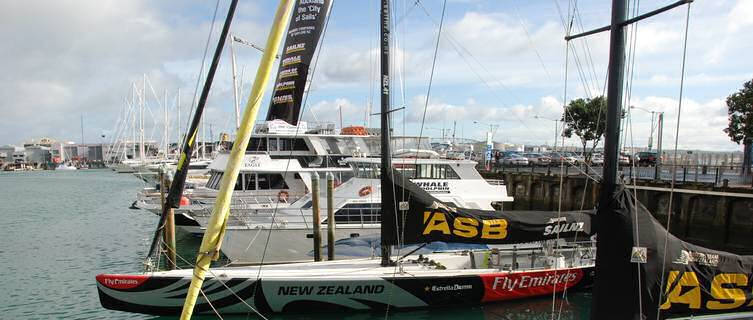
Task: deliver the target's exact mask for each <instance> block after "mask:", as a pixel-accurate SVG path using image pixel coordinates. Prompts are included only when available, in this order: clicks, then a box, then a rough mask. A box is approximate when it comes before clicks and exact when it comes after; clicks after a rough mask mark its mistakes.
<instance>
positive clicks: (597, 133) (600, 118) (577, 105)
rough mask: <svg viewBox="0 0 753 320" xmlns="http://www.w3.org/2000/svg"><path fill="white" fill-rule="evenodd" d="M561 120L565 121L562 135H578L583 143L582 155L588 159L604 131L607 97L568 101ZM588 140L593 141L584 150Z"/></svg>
mask: <svg viewBox="0 0 753 320" xmlns="http://www.w3.org/2000/svg"><path fill="white" fill-rule="evenodd" d="M562 121H563V122H564V123H565V130H564V131H563V132H562V135H564V136H565V137H568V138H570V137H572V136H573V134H575V135H576V136H578V137H579V138H580V142H581V144H583V155H584V156H585V157H586V160H588V159H589V158H590V157H591V154H592V153H593V151H594V149H596V145H597V144H599V141H601V137H603V136H604V131H606V127H607V99H606V98H604V96H598V97H595V98H593V99H582V98H579V99H575V100H573V101H570V104H568V105H567V107H566V108H565V114H564V115H563V116H562ZM590 141H593V144H592V145H591V150H589V151H588V152H586V148H587V147H588V143H589V142H590Z"/></svg>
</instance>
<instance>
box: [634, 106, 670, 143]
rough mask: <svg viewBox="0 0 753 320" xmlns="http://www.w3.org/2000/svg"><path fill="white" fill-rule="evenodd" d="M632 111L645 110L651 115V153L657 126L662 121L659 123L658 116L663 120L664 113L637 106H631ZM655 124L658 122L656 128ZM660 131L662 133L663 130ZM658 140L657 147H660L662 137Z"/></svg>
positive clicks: (649, 138) (649, 139)
mask: <svg viewBox="0 0 753 320" xmlns="http://www.w3.org/2000/svg"><path fill="white" fill-rule="evenodd" d="M630 109H638V110H643V111H645V112H649V113H651V135H649V136H648V151H651V149H652V148H653V142H654V128H656V127H657V126H659V125H660V124H661V122H660V121H657V117H656V116H657V115H658V116H659V118H660V119H663V118H664V116H663V115H664V112H659V111H654V110H648V109H645V108H641V107H636V106H630ZM655 122H656V126H655V125H654V123H655ZM659 131H661V128H660V129H659ZM656 140H657V145H658V144H659V140H661V137H657V139H656ZM657 147H658V146H657Z"/></svg>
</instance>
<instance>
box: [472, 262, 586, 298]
mask: <svg viewBox="0 0 753 320" xmlns="http://www.w3.org/2000/svg"><path fill="white" fill-rule="evenodd" d="M582 278H583V270H581V269H565V270H556V271H555V270H551V271H536V272H519V273H497V274H482V275H481V280H482V281H483V282H484V299H483V301H484V302H487V301H499V300H510V299H519V298H527V297H535V296H541V295H545V294H551V293H552V292H559V291H562V290H565V288H570V287H572V286H574V285H576V284H578V282H580V280H581V279H582Z"/></svg>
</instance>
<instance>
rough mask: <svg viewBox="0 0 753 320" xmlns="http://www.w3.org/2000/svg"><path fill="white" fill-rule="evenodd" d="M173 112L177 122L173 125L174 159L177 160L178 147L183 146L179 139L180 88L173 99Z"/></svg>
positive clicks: (181, 140)
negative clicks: (176, 116) (175, 114)
mask: <svg viewBox="0 0 753 320" xmlns="http://www.w3.org/2000/svg"><path fill="white" fill-rule="evenodd" d="M175 100H176V102H175V110H176V113H177V114H178V121H177V123H176V124H175V130H177V134H176V135H175V158H176V159H177V158H178V155H179V154H180V149H178V148H180V146H182V145H183V139H181V138H180V134H181V131H180V88H178V96H177V97H176V98H175Z"/></svg>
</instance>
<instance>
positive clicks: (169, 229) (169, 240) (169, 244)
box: [159, 169, 176, 270]
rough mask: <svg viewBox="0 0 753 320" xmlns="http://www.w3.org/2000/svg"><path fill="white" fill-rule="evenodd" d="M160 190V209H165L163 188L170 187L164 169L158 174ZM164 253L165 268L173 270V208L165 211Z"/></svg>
mask: <svg viewBox="0 0 753 320" xmlns="http://www.w3.org/2000/svg"><path fill="white" fill-rule="evenodd" d="M159 180H160V188H159V195H160V200H161V201H162V209H163V211H164V207H165V203H166V201H165V192H167V190H165V188H167V186H168V185H170V182H169V181H168V179H167V177H166V176H165V171H164V169H162V170H160V172H159ZM164 237H165V247H166V248H165V251H166V254H167V268H168V269H169V270H174V269H175V255H176V253H175V211H174V209H173V208H169V209H168V211H167V219H166V220H165V236H164Z"/></svg>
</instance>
